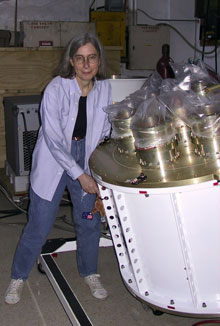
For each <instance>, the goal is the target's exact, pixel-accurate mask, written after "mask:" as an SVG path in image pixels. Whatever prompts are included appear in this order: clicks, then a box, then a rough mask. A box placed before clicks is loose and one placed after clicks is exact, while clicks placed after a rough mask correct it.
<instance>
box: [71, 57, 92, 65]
mask: <svg viewBox="0 0 220 326" xmlns="http://www.w3.org/2000/svg"><path fill="white" fill-rule="evenodd" d="M73 58H74V60H75V62H76V63H77V64H78V65H82V64H84V63H85V62H88V63H91V64H95V63H97V61H98V55H97V54H90V55H88V57H84V56H83V55H79V54H76V55H74V57H73Z"/></svg>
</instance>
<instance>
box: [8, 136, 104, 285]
mask: <svg viewBox="0 0 220 326" xmlns="http://www.w3.org/2000/svg"><path fill="white" fill-rule="evenodd" d="M72 155H73V157H74V159H75V160H76V162H77V163H78V164H79V165H80V166H81V167H82V168H83V166H84V157H85V140H84V139H83V140H79V141H73V143H72ZM66 187H67V188H68V191H69V194H70V198H71V201H72V204H73V222H74V226H75V231H76V236H77V265H78V270H79V273H80V275H81V276H82V277H85V276H88V275H91V274H96V273H97V265H98V249H99V239H100V215H99V213H95V214H94V215H93V218H92V219H85V218H83V217H85V213H87V212H91V211H92V209H93V207H94V203H95V199H96V195H95V194H86V193H83V190H82V188H81V186H80V183H79V182H78V180H72V179H71V178H70V177H69V176H68V175H67V173H66V172H64V173H63V175H62V178H61V180H60V182H59V185H58V187H57V189H56V192H55V194H54V196H53V199H52V201H48V200H45V199H42V198H40V197H39V196H38V195H37V194H36V193H34V191H33V190H32V188H31V189H30V205H29V219H28V223H27V224H26V226H25V228H24V231H23V234H22V236H21V239H20V241H19V243H18V246H17V249H16V252H15V256H14V261H13V265H12V278H13V279H18V278H21V279H23V280H26V279H27V278H28V275H29V273H30V271H31V269H32V267H33V265H34V264H35V262H36V260H37V259H38V257H39V255H40V253H41V250H42V246H43V245H44V244H45V242H46V240H47V237H48V235H49V233H50V231H51V229H52V227H53V224H54V222H55V219H56V215H57V212H58V209H59V204H60V200H61V198H62V196H63V192H64V189H65V188H66Z"/></svg>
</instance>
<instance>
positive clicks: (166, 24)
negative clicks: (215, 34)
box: [137, 9, 215, 55]
mask: <svg viewBox="0 0 220 326" xmlns="http://www.w3.org/2000/svg"><path fill="white" fill-rule="evenodd" d="M137 11H140V12H142V13H143V14H144V15H146V16H147V17H149V15H148V14H147V13H146V12H145V11H144V10H141V9H137ZM160 21H166V20H165V19H161V20H160ZM167 21H171V20H169V19H168V20H167ZM191 21H193V22H197V20H191ZM157 26H168V27H170V28H171V29H173V30H174V31H175V32H176V33H177V34H178V35H179V36H180V37H181V38H182V39H183V40H184V41H185V42H186V43H187V44H188V45H189V46H190V47H191V48H192V49H193V50H195V51H196V52H198V53H200V54H202V53H203V52H202V51H201V50H199V49H198V48H196V47H195V46H194V45H193V44H192V43H190V42H189V41H188V40H187V39H186V37H185V36H184V35H183V34H182V33H181V32H180V31H179V30H178V29H177V28H175V27H174V26H172V25H170V24H168V23H160V24H157ZM214 52H215V49H214V50H211V51H208V52H204V54H205V55H208V54H212V53H214Z"/></svg>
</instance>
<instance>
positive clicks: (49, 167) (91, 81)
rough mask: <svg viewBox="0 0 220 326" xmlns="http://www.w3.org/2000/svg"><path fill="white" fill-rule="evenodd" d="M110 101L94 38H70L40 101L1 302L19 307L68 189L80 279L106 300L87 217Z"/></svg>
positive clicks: (95, 224) (94, 218)
mask: <svg viewBox="0 0 220 326" xmlns="http://www.w3.org/2000/svg"><path fill="white" fill-rule="evenodd" d="M109 104H112V91H111V86H110V83H109V81H108V80H106V79H105V66H104V58H103V50H102V46H101V44H100V42H99V40H98V39H97V37H96V36H95V35H93V34H89V33H86V34H82V35H79V36H77V37H74V38H73V39H72V40H71V41H70V42H69V44H68V46H67V48H66V50H65V53H64V56H63V59H62V61H61V63H60V66H59V67H58V71H57V75H56V77H55V78H53V79H52V81H51V82H50V83H49V84H48V85H47V87H46V88H45V90H44V94H43V98H42V101H41V109H40V113H41V123H42V125H41V128H40V129H39V135H38V139H37V143H36V146H35V149H34V152H33V157H32V169H31V174H30V204H29V210H28V214H29V218H28V223H27V224H26V226H25V228H24V230H23V233H22V236H21V239H20V241H19V243H18V246H17V249H16V252H15V256H14V260H13V264H12V272H11V282H10V284H9V286H8V289H7V291H6V294H5V302H6V303H8V304H15V303H17V302H19V300H20V298H21V293H22V289H23V286H24V284H25V281H26V280H27V278H28V275H29V273H30V271H31V269H32V268H33V266H34V264H35V262H36V260H37V258H38V257H39V255H40V253H41V250H42V246H43V245H44V244H45V242H46V240H47V237H48V235H49V233H50V231H51V229H52V227H53V224H54V221H55V219H56V215H57V212H58V209H59V204H60V201H61V199H62V196H63V192H64V190H65V188H66V187H67V189H68V191H69V194H70V198H71V202H72V204H73V221H74V226H75V231H76V236H77V266H78V270H79V274H80V275H81V276H82V277H83V278H84V280H85V283H86V284H87V285H88V286H89V288H90V290H91V294H92V295H93V296H94V297H95V298H97V299H104V298H106V297H107V295H108V294H107V291H106V290H105V288H104V287H103V285H102V284H101V281H100V275H99V274H97V265H98V249H99V239H100V215H99V213H98V212H96V213H95V214H93V215H92V214H91V212H92V209H93V207H94V204H95V200H96V196H100V193H99V189H98V186H97V184H96V182H95V181H94V179H93V177H92V176H91V174H90V170H89V158H90V155H91V153H92V152H93V151H94V150H95V148H96V147H97V145H98V144H99V143H100V142H102V141H103V140H104V138H105V137H108V136H109V133H110V123H109V121H108V117H107V114H106V113H105V112H104V111H103V109H102V108H103V107H105V106H107V105H109Z"/></svg>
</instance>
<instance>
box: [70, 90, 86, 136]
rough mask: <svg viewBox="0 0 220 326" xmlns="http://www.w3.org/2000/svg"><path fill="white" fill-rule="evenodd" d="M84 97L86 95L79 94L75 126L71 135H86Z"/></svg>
mask: <svg viewBox="0 0 220 326" xmlns="http://www.w3.org/2000/svg"><path fill="white" fill-rule="evenodd" d="M86 99H87V96H81V97H80V99H79V107H78V114H77V118H76V124H75V128H74V130H73V137H85V135H86V125H87V118H86Z"/></svg>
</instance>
